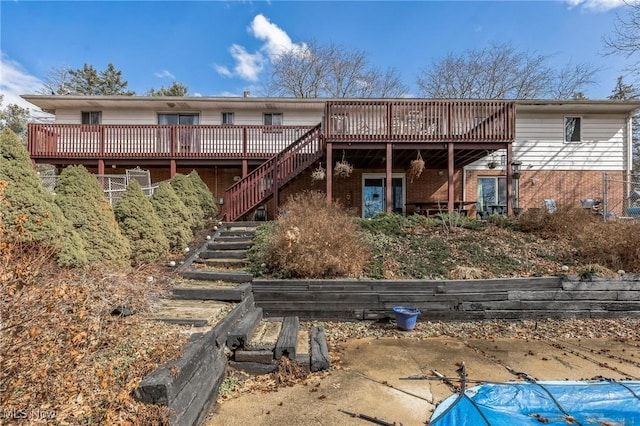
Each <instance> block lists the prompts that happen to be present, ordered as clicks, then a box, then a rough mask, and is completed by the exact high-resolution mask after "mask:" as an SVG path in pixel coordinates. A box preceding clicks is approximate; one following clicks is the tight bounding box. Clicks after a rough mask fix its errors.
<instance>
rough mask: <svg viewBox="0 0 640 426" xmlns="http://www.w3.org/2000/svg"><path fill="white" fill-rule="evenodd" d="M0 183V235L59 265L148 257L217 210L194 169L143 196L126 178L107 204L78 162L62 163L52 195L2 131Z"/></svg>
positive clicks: (172, 245) (184, 240)
mask: <svg viewBox="0 0 640 426" xmlns="http://www.w3.org/2000/svg"><path fill="white" fill-rule="evenodd" d="M0 182H3V199H2V203H0V221H1V222H2V224H3V227H2V230H3V235H2V239H3V240H5V239H10V238H14V239H16V238H17V239H19V240H21V241H24V242H33V243H37V244H38V245H40V246H42V247H47V248H48V249H50V251H51V252H52V253H54V255H55V258H56V261H57V263H58V264H59V265H61V266H74V267H77V266H85V265H95V264H102V265H106V264H108V265H114V266H121V265H124V264H126V263H129V262H131V263H133V264H140V263H147V262H153V261H155V260H157V259H158V258H160V257H161V256H164V255H166V254H168V253H169V252H170V251H173V252H175V251H178V250H182V249H183V248H185V247H186V245H187V244H188V242H189V241H190V239H191V238H192V236H193V233H192V230H193V229H194V228H196V227H198V226H200V225H201V224H202V221H203V219H204V218H205V217H214V216H215V215H216V214H217V206H216V204H215V200H214V198H213V195H212V194H211V192H210V191H209V190H208V188H207V186H206V184H205V183H204V181H203V180H202V179H201V178H200V176H199V175H198V174H197V172H196V171H195V170H194V171H192V172H191V173H190V174H189V175H188V176H186V175H181V174H178V175H176V176H175V178H174V179H173V180H172V181H171V184H168V183H163V184H161V185H160V186H159V188H158V189H157V191H156V192H155V193H154V195H153V196H152V197H151V198H148V197H146V196H145V195H144V193H143V192H142V189H141V187H140V184H139V183H138V182H137V181H135V180H132V181H131V182H130V183H129V186H128V188H127V190H126V191H125V193H124V194H123V196H122V198H121V200H120V201H119V202H118V203H116V205H115V206H114V207H113V208H112V207H111V205H110V204H109V203H108V202H107V200H106V199H105V197H104V195H103V193H102V188H101V186H100V183H99V181H98V180H97V179H96V178H95V176H93V175H91V173H89V171H87V169H86V168H84V167H83V166H69V167H67V168H65V169H64V170H63V171H62V173H61V174H60V176H59V179H58V182H57V184H56V194H55V195H54V194H52V193H50V192H49V191H47V190H46V189H45V188H44V187H43V186H42V183H41V181H40V179H39V177H38V176H37V174H36V172H35V171H34V170H33V168H32V165H31V159H30V158H29V154H28V152H27V151H26V149H25V148H24V146H23V145H22V144H21V142H20V139H19V138H18V137H17V136H16V135H15V134H14V133H13V132H11V131H10V130H8V129H5V130H4V131H3V132H2V133H1V134H0Z"/></svg>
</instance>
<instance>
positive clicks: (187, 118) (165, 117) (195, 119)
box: [158, 113, 200, 124]
mask: <svg viewBox="0 0 640 426" xmlns="http://www.w3.org/2000/svg"><path fill="white" fill-rule="evenodd" d="M199 123H200V114H192V113H189V114H173V113H172V114H158V124H199Z"/></svg>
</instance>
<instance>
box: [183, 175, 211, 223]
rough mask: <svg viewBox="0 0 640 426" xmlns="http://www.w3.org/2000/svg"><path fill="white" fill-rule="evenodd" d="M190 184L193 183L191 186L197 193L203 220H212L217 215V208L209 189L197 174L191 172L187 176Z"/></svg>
mask: <svg viewBox="0 0 640 426" xmlns="http://www.w3.org/2000/svg"><path fill="white" fill-rule="evenodd" d="M187 176H188V177H189V179H191V182H193V186H194V187H195V188H196V191H197V193H198V200H199V202H200V207H201V208H202V212H203V213H204V217H205V218H213V217H215V216H216V215H217V214H218V206H217V205H216V201H215V199H214V198H213V194H212V193H211V191H209V187H208V186H207V184H206V183H204V181H203V180H202V178H201V177H200V175H199V174H198V172H196V171H195V170H192V171H191V173H189V174H188V175H187Z"/></svg>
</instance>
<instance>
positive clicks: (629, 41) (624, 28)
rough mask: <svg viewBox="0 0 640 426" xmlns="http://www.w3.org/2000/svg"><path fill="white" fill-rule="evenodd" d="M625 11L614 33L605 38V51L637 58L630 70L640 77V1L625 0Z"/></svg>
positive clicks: (618, 17)
mask: <svg viewBox="0 0 640 426" xmlns="http://www.w3.org/2000/svg"><path fill="white" fill-rule="evenodd" d="M623 11H624V12H628V14H626V15H621V14H618V15H617V23H616V24H615V26H614V29H613V33H612V34H611V35H610V36H605V37H604V38H603V41H604V45H605V49H606V50H605V53H606V54H608V55H614V54H615V55H622V56H625V57H626V58H637V59H638V60H637V61H634V64H633V65H632V66H631V67H630V70H631V72H632V73H633V74H634V75H635V76H636V77H640V71H639V70H638V68H639V66H640V2H637V1H625V7H624V8H623Z"/></svg>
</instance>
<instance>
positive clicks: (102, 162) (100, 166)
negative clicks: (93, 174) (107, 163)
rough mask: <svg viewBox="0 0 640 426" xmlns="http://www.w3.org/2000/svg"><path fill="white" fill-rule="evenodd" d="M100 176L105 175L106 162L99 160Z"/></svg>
mask: <svg viewBox="0 0 640 426" xmlns="http://www.w3.org/2000/svg"><path fill="white" fill-rule="evenodd" d="M98 174H99V175H103V174H104V160H98Z"/></svg>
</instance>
